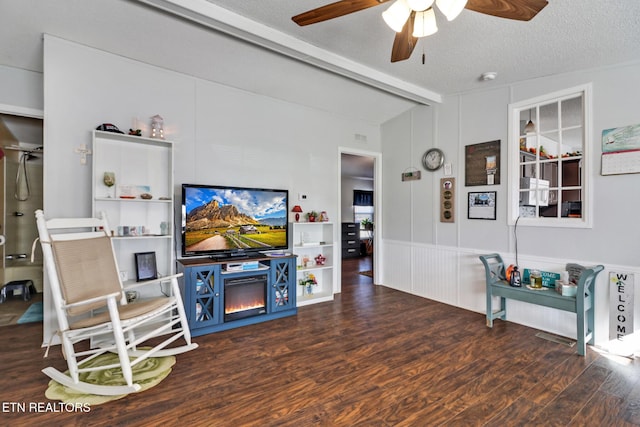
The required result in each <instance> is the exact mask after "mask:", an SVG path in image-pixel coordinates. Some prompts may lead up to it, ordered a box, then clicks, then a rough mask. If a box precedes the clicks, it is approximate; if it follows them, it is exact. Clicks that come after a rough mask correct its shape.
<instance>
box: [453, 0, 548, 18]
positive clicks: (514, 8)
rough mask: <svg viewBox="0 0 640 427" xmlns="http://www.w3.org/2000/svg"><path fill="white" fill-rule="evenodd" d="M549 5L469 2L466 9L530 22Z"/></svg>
mask: <svg viewBox="0 0 640 427" xmlns="http://www.w3.org/2000/svg"><path fill="white" fill-rule="evenodd" d="M548 3H549V2H548V1H547V0H469V1H468V2H467V5H466V6H465V9H469V10H473V11H474V12H480V13H484V14H486V15H491V16H497V17H499V18H506V19H516V20H518V21H529V20H531V19H532V18H533V17H534V16H536V15H537V14H538V12H540V11H541V10H542V9H543V8H544V7H545V6H546V5H547V4H548Z"/></svg>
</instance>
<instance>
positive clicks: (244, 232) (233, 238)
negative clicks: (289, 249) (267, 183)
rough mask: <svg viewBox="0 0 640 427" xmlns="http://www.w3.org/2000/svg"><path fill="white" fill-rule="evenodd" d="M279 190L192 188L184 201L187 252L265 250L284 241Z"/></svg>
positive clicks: (283, 203) (284, 214)
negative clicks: (276, 191) (254, 190)
mask: <svg viewBox="0 0 640 427" xmlns="http://www.w3.org/2000/svg"><path fill="white" fill-rule="evenodd" d="M286 206H287V204H286V200H285V198H284V196H283V195H282V193H273V192H250V191H246V190H238V191H233V190H219V191H218V190H213V191H212V190H210V189H204V190H200V189H195V190H193V191H192V192H190V193H188V195H187V200H186V212H187V213H186V224H185V226H186V230H185V248H186V250H187V251H188V252H206V251H216V250H231V249H261V248H262V249H267V248H272V247H282V246H286V244H287V233H286V227H287V210H286Z"/></svg>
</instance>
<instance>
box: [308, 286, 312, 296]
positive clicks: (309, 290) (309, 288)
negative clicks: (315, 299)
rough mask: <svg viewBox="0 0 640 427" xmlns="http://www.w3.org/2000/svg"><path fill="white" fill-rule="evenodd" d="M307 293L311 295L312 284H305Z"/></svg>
mask: <svg viewBox="0 0 640 427" xmlns="http://www.w3.org/2000/svg"><path fill="white" fill-rule="evenodd" d="M307 295H313V285H307Z"/></svg>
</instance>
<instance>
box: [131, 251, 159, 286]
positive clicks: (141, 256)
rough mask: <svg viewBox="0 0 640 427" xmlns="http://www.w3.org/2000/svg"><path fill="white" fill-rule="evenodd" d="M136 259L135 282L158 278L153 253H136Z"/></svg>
mask: <svg viewBox="0 0 640 427" xmlns="http://www.w3.org/2000/svg"><path fill="white" fill-rule="evenodd" d="M135 257H136V281H138V282H141V281H143V280H151V279H157V278H158V268H157V266H156V253H155V252H138V253H136V254H135Z"/></svg>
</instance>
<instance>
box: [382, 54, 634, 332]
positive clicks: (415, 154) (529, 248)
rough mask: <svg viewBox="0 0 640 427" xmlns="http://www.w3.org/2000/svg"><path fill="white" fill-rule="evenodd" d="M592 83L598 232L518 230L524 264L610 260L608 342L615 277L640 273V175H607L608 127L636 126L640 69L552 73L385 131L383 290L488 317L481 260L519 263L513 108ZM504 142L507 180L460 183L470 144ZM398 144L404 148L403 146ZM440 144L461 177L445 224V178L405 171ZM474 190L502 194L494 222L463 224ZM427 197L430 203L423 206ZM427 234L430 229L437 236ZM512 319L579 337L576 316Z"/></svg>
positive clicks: (525, 314) (601, 281) (529, 311)
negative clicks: (428, 125) (511, 170)
mask: <svg viewBox="0 0 640 427" xmlns="http://www.w3.org/2000/svg"><path fill="white" fill-rule="evenodd" d="M589 82H592V83H593V107H594V108H593V128H592V131H593V134H592V141H593V147H591V149H592V151H591V152H592V154H593V157H592V159H591V160H590V161H591V162H592V165H591V166H592V171H593V176H592V181H591V183H592V185H593V189H594V191H593V196H594V222H593V228H592V229H565V228H544V227H542V228H541V227H535V228H533V227H531V228H526V227H518V236H517V237H518V238H517V242H518V252H519V264H520V265H521V266H525V267H534V268H542V269H545V270H548V271H561V270H563V269H564V264H565V263H566V262H569V261H575V262H580V263H583V264H604V265H605V268H606V270H605V271H604V272H603V273H601V274H600V276H599V278H598V284H597V291H596V300H597V302H596V323H597V325H596V337H597V338H596V340H599V341H601V340H606V339H607V338H608V304H609V303H608V298H609V290H608V274H609V271H626V272H632V273H636V283H638V282H640V264H639V263H638V253H640V245H639V242H640V227H638V225H637V223H636V218H637V212H638V211H639V210H640V198H638V197H637V196H638V194H640V193H639V192H638V184H640V175H638V174H629V175H614V176H601V175H600V174H599V172H600V155H601V153H602V150H601V145H600V144H601V142H600V140H601V132H602V130H603V129H606V128H611V127H618V126H625V125H631V124H635V123H638V121H639V119H638V117H640V104H638V103H637V99H638V97H640V64H629V65H625V66H618V67H612V68H607V69H600V70H591V71H584V72H580V73H574V74H568V75H561V76H551V77H547V78H543V79H537V80H533V81H526V82H522V83H519V84H515V85H512V86H502V87H497V88H491V89H488V90H485V91H480V92H473V93H464V94H458V95H453V96H448V97H446V98H445V100H444V103H443V104H442V105H438V106H436V107H434V108H432V109H425V108H416V109H414V110H412V111H411V112H408V113H405V114H402V115H401V116H399V117H397V118H394V119H392V120H390V121H388V122H387V123H385V124H384V125H383V126H382V135H383V143H382V145H383V150H382V151H383V158H384V170H385V176H387V177H388V176H390V177H391V178H390V179H385V182H384V198H385V203H384V204H383V210H384V211H383V212H384V218H385V227H384V236H383V238H384V242H383V249H384V254H385V255H386V256H385V257H384V258H383V280H382V282H383V283H384V284H385V285H388V286H391V287H394V288H398V289H401V290H405V291H408V292H412V293H415V294H418V295H423V296H426V297H429V298H433V299H436V300H439V301H442V302H445V303H447V304H451V305H456V306H459V307H463V308H468V309H470V310H474V311H478V312H484V310H485V302H484V298H485V292H484V272H483V269H482V267H481V264H480V261H479V260H478V258H477V255H478V254H480V253H488V252H499V253H501V254H502V255H503V257H504V258H505V261H506V262H507V263H515V239H514V233H513V231H514V230H513V227H510V226H508V225H507V220H506V210H507V204H506V202H507V188H508V187H507V185H508V183H507V179H508V176H507V163H506V162H507V145H506V144H507V111H508V104H509V103H512V102H517V101H520V100H523V99H527V98H531V97H535V96H540V95H543V94H546V93H551V92H554V91H557V90H560V89H565V88H570V87H574V86H578V85H582V84H585V83H589ZM422 110H429V112H428V113H427V114H429V115H430V116H431V117H432V118H433V120H434V132H435V135H436V136H435V137H433V138H429V135H428V133H427V134H424V135H423V133H424V129H422V126H423V121H420V120H417V119H416V117H417V116H419V115H420V114H421V113H422ZM492 140H501V141H502V144H501V157H502V164H501V172H500V174H501V181H500V185H495V186H478V187H475V186H474V187H465V186H464V152H465V146H466V145H470V144H477V143H481V142H486V141H492ZM399 142H401V144H399ZM431 146H436V147H439V148H441V149H443V151H444V152H445V154H446V156H447V160H446V161H447V162H452V166H453V177H455V178H456V184H457V188H456V189H457V192H456V222H455V224H443V223H440V222H439V207H438V203H437V200H438V194H439V189H438V185H439V179H440V178H441V177H443V176H444V175H443V171H442V170H440V171H438V172H436V173H435V174H431V173H429V172H426V171H423V177H425V175H426V177H425V178H423V179H422V180H421V181H413V182H410V183H406V182H400V180H399V179H396V177H399V175H400V173H401V172H402V171H403V170H404V169H405V168H406V167H407V166H408V165H411V164H414V165H415V164H417V163H418V161H419V159H420V157H421V155H422V153H423V152H424V151H425V150H426V149H427V148H429V147H431ZM469 191H497V192H498V195H497V204H498V207H497V220H496V221H486V220H469V219H467V202H466V197H467V193H468V192H469ZM424 199H428V200H429V201H430V202H425V201H424ZM428 230H432V232H431V233H429V232H428ZM638 294H640V293H639V292H636V304H635V319H636V327H635V328H636V329H638V328H639V327H640V326H639V325H640V297H638ZM510 304H511V305H510V307H512V309H511V310H510V314H509V320H512V321H516V322H520V323H523V324H527V325H531V326H534V327H537V328H541V329H546V330H549V331H551V332H555V333H559V334H562V335H566V336H570V337H575V315H572V314H568V313H562V312H559V311H558V310H550V309H546V308H543V307H536V306H531V305H528V304H524V303H518V302H511V303H510Z"/></svg>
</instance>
